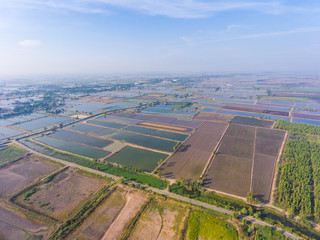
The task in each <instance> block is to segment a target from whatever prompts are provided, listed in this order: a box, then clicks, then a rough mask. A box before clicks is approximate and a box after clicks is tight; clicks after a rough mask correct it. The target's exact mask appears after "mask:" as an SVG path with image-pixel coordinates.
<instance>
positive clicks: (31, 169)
mask: <svg viewBox="0 0 320 240" xmlns="http://www.w3.org/2000/svg"><path fill="white" fill-rule="evenodd" d="M57 168H58V167H57V166H55V165H53V164H50V163H47V162H43V161H41V160H39V159H38V158H36V157H34V156H28V157H26V158H24V159H23V160H20V161H17V162H15V163H12V164H10V165H8V166H5V167H3V168H0V196H2V195H7V194H12V193H14V192H16V191H17V190H19V189H21V188H22V187H24V186H26V185H28V184H30V183H31V182H33V181H34V180H35V179H37V178H39V177H41V176H44V175H47V174H49V173H50V172H53V171H54V170H56V169H57Z"/></svg>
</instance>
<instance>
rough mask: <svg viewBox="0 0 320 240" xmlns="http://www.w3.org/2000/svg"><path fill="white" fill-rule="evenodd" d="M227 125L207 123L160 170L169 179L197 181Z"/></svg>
mask: <svg viewBox="0 0 320 240" xmlns="http://www.w3.org/2000/svg"><path fill="white" fill-rule="evenodd" d="M226 127H227V124H226V123H222V122H209V121H205V122H204V123H203V124H202V125H201V126H200V127H199V128H198V129H197V130H196V132H195V133H194V134H193V135H191V137H189V138H188V139H187V141H186V142H185V143H184V144H182V146H181V147H180V149H179V150H178V151H177V152H176V153H175V154H173V156H171V157H170V158H169V159H168V160H167V161H166V163H164V164H163V166H162V167H161V168H160V170H162V173H163V175H164V176H165V177H167V178H173V179H178V178H180V177H183V178H184V179H189V180H196V179H197V178H198V177H199V176H200V174H201V173H202V171H203V169H204V167H205V166H206V164H207V162H208V160H209V158H210V156H211V155H212V151H213V150H214V149H215V147H216V145H217V143H218V141H219V140H220V138H221V136H222V134H223V132H224V130H225V129H226Z"/></svg>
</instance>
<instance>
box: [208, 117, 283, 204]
mask: <svg viewBox="0 0 320 240" xmlns="http://www.w3.org/2000/svg"><path fill="white" fill-rule="evenodd" d="M284 135H285V132H284V131H279V130H273V129H269V128H262V127H253V126H245V125H238V124H234V123H233V124H231V125H230V126H229V128H228V130H227V131H226V133H225V135H224V137H223V139H222V142H221V145H220V147H219V149H218V151H217V154H216V156H215V158H214V160H213V162H212V164H211V166H210V167H209V168H208V171H207V174H206V176H205V181H204V183H205V185H206V186H207V187H208V188H212V189H215V190H217V191H221V192H225V193H229V194H233V195H237V196H240V197H246V196H247V193H248V192H250V191H251V192H253V193H254V195H255V196H256V197H258V198H259V199H260V200H261V201H264V202H268V201H269V199H270V192H271V187H272V182H273V175H274V170H275V164H276V160H277V157H278V155H279V154H280V152H279V150H280V148H281V145H282V143H283V140H284ZM252 173H253V174H252Z"/></svg>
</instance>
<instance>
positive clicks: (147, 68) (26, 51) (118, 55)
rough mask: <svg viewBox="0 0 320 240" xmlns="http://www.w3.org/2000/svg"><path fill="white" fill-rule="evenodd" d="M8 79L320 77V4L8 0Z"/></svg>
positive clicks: (0, 46)
mask: <svg viewBox="0 0 320 240" xmlns="http://www.w3.org/2000/svg"><path fill="white" fill-rule="evenodd" d="M0 53H1V54H0V75H20V74H54V73H57V74H64V73H130V72H185V73H188V72H225V71H242V72H255V71H306V72H308V71H319V66H320V60H319V59H320V1H318V0H305V1H301V0H290V1H289V0H287V1H286V0H275V1H268V0H264V1H261V0H255V1H254V0H234V1H228V0H225V1H213V0H201V1H200V0H140V1H139V0H0Z"/></svg>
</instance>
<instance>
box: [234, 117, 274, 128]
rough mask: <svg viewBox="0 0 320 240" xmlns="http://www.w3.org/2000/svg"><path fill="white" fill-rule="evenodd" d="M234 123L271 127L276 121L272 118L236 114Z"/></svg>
mask: <svg viewBox="0 0 320 240" xmlns="http://www.w3.org/2000/svg"><path fill="white" fill-rule="evenodd" d="M231 122H232V123H237V124H243V125H249V126H255V127H266V128H271V127H272V126H273V124H274V121H271V120H261V119H257V118H253V117H243V116H235V117H234V118H233V119H232V120H231Z"/></svg>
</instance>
